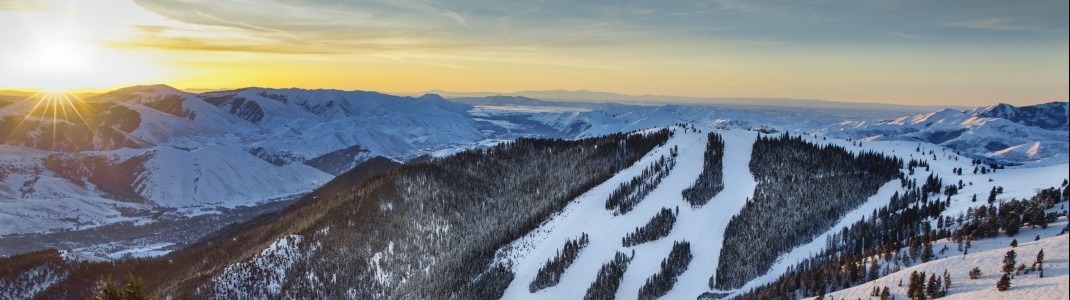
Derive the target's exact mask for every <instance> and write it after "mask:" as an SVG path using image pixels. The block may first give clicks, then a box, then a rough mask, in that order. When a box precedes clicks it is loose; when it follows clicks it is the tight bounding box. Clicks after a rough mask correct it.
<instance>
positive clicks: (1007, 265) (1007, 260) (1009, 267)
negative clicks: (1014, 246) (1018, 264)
mask: <svg viewBox="0 0 1070 300" xmlns="http://www.w3.org/2000/svg"><path fill="white" fill-rule="evenodd" d="M1017 256H1018V254H1017V253H1015V252H1014V250H1011V251H1007V254H1006V255H1005V256H1003V269H1002V270H1003V275H1009V274H1011V273H1012V272H1014V264H1015V262H1014V259H1015V258H1016V257H1017Z"/></svg>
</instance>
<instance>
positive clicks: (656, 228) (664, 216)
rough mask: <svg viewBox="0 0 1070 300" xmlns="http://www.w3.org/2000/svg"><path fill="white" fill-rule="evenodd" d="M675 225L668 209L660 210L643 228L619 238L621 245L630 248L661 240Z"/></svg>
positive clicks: (672, 215) (674, 220)
mask: <svg viewBox="0 0 1070 300" xmlns="http://www.w3.org/2000/svg"><path fill="white" fill-rule="evenodd" d="M675 223H676V214H675V213H673V211H672V210H669V209H668V208H664V207H663V208H661V211H659V212H658V214H656V215H654V217H653V218H650V221H649V222H647V223H646V225H643V227H637V228H635V231H633V232H630V233H628V234H626V235H624V237H623V238H621V244H623V245H624V247H631V246H635V245H639V244H642V243H646V242H652V241H655V240H657V239H660V238H663V237H665V236H667V235H669V232H670V231H672V227H673V224H675Z"/></svg>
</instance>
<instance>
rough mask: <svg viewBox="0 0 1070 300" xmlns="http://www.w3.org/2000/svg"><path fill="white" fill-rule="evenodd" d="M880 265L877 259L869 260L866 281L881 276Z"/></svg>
mask: <svg viewBox="0 0 1070 300" xmlns="http://www.w3.org/2000/svg"><path fill="white" fill-rule="evenodd" d="M880 277H881V276H880V266H878V265H877V260H876V259H870V260H869V274H867V276H866V281H874V280H877V278H880Z"/></svg>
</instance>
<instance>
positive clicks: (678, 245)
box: [639, 241, 693, 300]
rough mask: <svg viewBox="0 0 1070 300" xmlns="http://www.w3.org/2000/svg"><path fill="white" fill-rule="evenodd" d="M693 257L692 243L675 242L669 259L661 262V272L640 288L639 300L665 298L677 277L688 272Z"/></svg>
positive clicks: (647, 280) (648, 279)
mask: <svg viewBox="0 0 1070 300" xmlns="http://www.w3.org/2000/svg"><path fill="white" fill-rule="evenodd" d="M692 257H693V256H692V255H691V243H689V242H687V241H682V242H673V243H672V250H671V251H669V257H666V258H665V259H663V260H661V270H660V271H658V272H657V273H654V275H652V276H650V278H647V279H646V282H645V283H643V287H641V288H639V299H640V300H653V299H657V298H660V297H661V296H665V294H666V293H668V292H669V290H672V286H673V285H674V284H676V277H679V276H680V274H683V273H684V271H687V265H688V264H690V263H691V258H692Z"/></svg>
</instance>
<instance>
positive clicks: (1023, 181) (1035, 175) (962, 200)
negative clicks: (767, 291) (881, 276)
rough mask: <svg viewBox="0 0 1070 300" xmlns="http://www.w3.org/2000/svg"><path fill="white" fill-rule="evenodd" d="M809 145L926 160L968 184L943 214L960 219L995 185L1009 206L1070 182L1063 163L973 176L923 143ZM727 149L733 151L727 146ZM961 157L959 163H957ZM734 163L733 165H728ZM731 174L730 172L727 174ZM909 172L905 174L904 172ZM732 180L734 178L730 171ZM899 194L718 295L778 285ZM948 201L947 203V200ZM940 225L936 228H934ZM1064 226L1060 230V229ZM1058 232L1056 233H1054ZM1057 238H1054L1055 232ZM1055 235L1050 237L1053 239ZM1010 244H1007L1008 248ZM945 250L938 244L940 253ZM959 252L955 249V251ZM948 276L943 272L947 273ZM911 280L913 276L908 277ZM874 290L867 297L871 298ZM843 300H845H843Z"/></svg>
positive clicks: (877, 198) (882, 196) (919, 173)
mask: <svg viewBox="0 0 1070 300" xmlns="http://www.w3.org/2000/svg"><path fill="white" fill-rule="evenodd" d="M804 138H806V139H807V140H808V141H810V142H811V143H815V144H835V145H839V146H843V147H845V148H847V149H848V150H849V151H853V152H856V153H857V152H860V151H877V152H881V153H885V154H888V155H896V156H899V157H900V158H903V159H905V160H909V159H911V158H915V159H923V160H925V161H927V162H928V163H929V165H930V170H931V172H933V173H935V174H937V175H939V176H940V177H941V178H942V179H943V180H944V185H950V184H954V183H958V180H962V181H963V183H964V184H966V186H965V187H964V188H962V189H960V190H959V194H958V195H956V196H952V197H951V206H950V207H948V208H947V209H946V210H945V211H944V213H943V215H944V216H952V217H954V216H958V215H959V214H960V213H965V211H966V209H969V208H974V207H977V206H981V205H987V202H986V201H985V200H986V198H987V196H988V193H989V191H990V190H991V189H992V187H993V186H1000V187H1003V191H1004V192H1003V194H1000V195H999V196H998V197H997V200H1000V201H1005V200H1010V199H1015V198H1016V199H1025V198H1029V197H1032V196H1033V195H1036V193H1037V191H1039V190H1040V189H1045V188H1050V187H1058V186H1060V185H1061V184H1062V181H1063V180H1064V179H1067V178H1070V165H1067V164H1065V163H1064V164H1057V165H1048V166H1037V165H1026V166H1019V167H1009V168H1007V169H1002V170H997V171H995V172H991V173H988V174H980V173H978V174H972V171H973V166H972V165H971V164H970V162H971V159H970V158H967V157H965V156H959V155H956V154H955V153H954V151H952V150H948V149H947V148H945V147H943V146H939V145H934V144H930V143H918V142H904V141H866V142H863V143H862V146H857V145H852V142H849V141H846V140H841V139H831V138H829V139H821V138H816V137H813V136H804ZM726 147H727V146H726ZM919 147H920V148H921V150H922V152H923V153H919V152H917V151H916V150H917V149H918V148H919ZM930 151H933V152H935V154H936V157H937V158H936V159H933V155H930V154H928V153H929V152H930ZM956 158H957V160H956ZM725 162H726V163H727V162H728V161H727V160H726V161H725ZM954 168H962V169H963V171H964V173H963V175H962V176H959V175H955V174H953V173H952V169H954ZM726 170H727V169H726ZM904 172H905V171H904ZM725 174H726V177H728V175H727V174H729V173H727V171H726V173H725ZM929 174H930V172H925V169H924V168H916V169H915V173H914V175H911V176H908V177H909V178H913V179H917V180H918V181H919V182H922V181H924V180H925V178H926V177H927V176H929ZM896 191H898V192H899V193H900V194H902V193H903V192H904V191H905V190H904V189H902V188H901V186H900V184H899V182H898V181H892V182H889V183H887V184H885V185H884V186H882V187H881V188H880V189H879V190H878V192H877V193H876V194H875V195H874V196H871V197H870V198H869V199H868V200H867V201H866V202H865V203H863V204H862V205H860V206H859V207H858V208H857V209H855V210H853V211H851V212H849V213H848V214H846V215H845V216H844V217H843V218H841V219H840V222H838V223H837V224H836V225H835V226H833V227H832V228H830V229H829V230H828V231H826V232H825V233H824V234H822V235H819V236H818V237H817V238H815V239H814V240H812V241H811V242H810V243H807V244H805V245H802V246H799V247H796V248H795V249H793V250H792V251H791V252H789V253H787V254H784V255H781V256H780V258H779V259H778V261H777V263H776V264H774V265H773V267H771V268H770V271H769V272H768V273H766V274H765V275H763V276H760V277H758V278H756V279H753V280H751V281H750V282H748V283H747V284H745V285H744V286H743V287H742V288H740V289H736V290H732V291H716V290H715V291H713V292H728V293H735V292H740V291H746V290H749V289H751V288H754V287H757V286H760V285H762V284H766V283H769V282H772V281H774V280H776V279H777V277H779V276H780V275H781V274H783V272H784V271H785V270H786V269H787V268H788V267H789V266H794V265H795V264H797V263H798V262H800V261H802V260H804V259H806V258H809V257H810V255H811V254H813V253H816V252H818V251H820V250H821V249H822V248H824V246H825V241H826V240H827V238H828V235H830V234H834V233H839V232H840V230H841V229H842V228H844V227H846V226H848V225H850V224H851V223H854V222H856V221H858V220H860V219H862V218H863V217H866V218H868V217H869V216H870V214H871V213H872V212H873V209H875V208H880V207H882V206H885V205H887V204H888V200H889V199H890V198H891V195H892V194H893V193H895V192H896ZM974 194H976V195H978V198H979V200H978V202H972V201H971V198H972V197H973V195H974ZM941 199H944V198H941ZM934 226H935V224H934ZM1062 226H1064V225H1052V226H1051V227H1049V229H1052V230H1056V231H1055V232H1058V229H1061V228H1062ZM1054 227H1058V228H1054ZM1053 228H1054V229H1053ZM1026 230H1028V229H1024V228H1023V230H1022V233H1021V234H1019V237H1021V236H1031V235H1028V234H1027V233H1026ZM1052 234H1053V233H1052ZM1052 234H1049V235H1052ZM1009 241H1010V239H1007V241H1006V243H1009ZM985 243H986V242H985V241H984V240H982V241H974V246H975V247H977V245H978V244H982V245H983V244H985ZM1006 243H1003V245H1005V244H1006ZM939 247H942V246H940V245H935V244H934V248H939ZM950 247H952V248H955V246H954V245H952V246H950ZM941 272H942V271H941ZM908 275H909V274H908ZM868 292H869V291H868V290H867V291H866V293H867V294H866V295H868ZM837 298H839V297H837Z"/></svg>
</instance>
